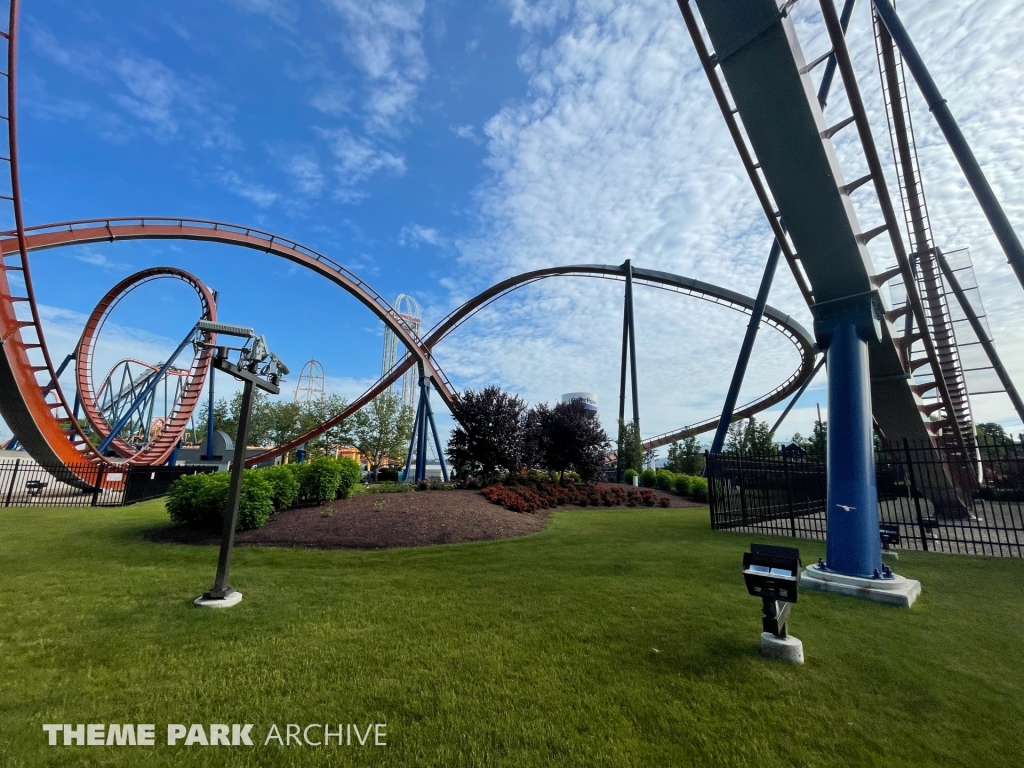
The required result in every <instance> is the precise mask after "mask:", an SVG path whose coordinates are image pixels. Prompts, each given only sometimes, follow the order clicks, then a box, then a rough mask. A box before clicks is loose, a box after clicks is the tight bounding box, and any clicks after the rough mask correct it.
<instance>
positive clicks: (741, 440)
mask: <svg viewBox="0 0 1024 768" xmlns="http://www.w3.org/2000/svg"><path fill="white" fill-rule="evenodd" d="M725 447H726V449H727V450H729V451H736V452H739V453H771V452H772V451H773V450H774V449H775V446H774V445H773V443H772V434H771V427H769V426H768V422H767V421H758V419H757V417H756V416H751V417H750V418H749V419H747V420H746V421H743V420H740V421H734V422H733V423H732V424H730V425H729V433H728V437H727V439H726V441H725Z"/></svg>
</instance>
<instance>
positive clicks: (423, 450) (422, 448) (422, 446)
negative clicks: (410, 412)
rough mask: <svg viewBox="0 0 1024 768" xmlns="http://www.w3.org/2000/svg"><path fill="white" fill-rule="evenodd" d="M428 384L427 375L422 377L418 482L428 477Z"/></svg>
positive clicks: (417, 438)
mask: <svg viewBox="0 0 1024 768" xmlns="http://www.w3.org/2000/svg"><path fill="white" fill-rule="evenodd" d="M427 397H428V395H427V384H426V376H421V377H420V408H422V409H423V418H421V419H420V424H419V427H420V428H419V434H418V435H417V437H416V482H417V483H422V482H423V481H424V480H426V479H427V418H426V415H427Z"/></svg>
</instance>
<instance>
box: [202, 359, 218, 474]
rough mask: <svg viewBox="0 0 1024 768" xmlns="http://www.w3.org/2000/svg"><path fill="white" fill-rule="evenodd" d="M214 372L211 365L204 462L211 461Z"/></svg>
mask: <svg viewBox="0 0 1024 768" xmlns="http://www.w3.org/2000/svg"><path fill="white" fill-rule="evenodd" d="M215 372H216V369H215V368H214V367H213V366H212V365H211V366H210V399H209V401H208V402H209V405H208V406H207V413H206V455H205V456H203V459H205V460H206V461H212V460H213V408H214V403H213V394H214V392H213V375H214V373H215Z"/></svg>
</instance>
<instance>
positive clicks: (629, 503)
mask: <svg viewBox="0 0 1024 768" xmlns="http://www.w3.org/2000/svg"><path fill="white" fill-rule="evenodd" d="M481 493H482V494H483V497H484V498H485V499H487V500H488V501H489V502H491V503H492V504H500V505H501V506H503V507H505V508H506V509H510V510H512V511H513V512H536V511H537V510H538V509H551V508H552V507H560V506H563V505H565V504H578V505H579V506H581V507H602V506H603V507H639V506H644V507H653V506H654V505H655V504H657V503H658V494H656V493H655V492H654V491H652V490H649V489H647V488H644V489H643V490H640V491H634V490H627V489H625V488H622V487H621V486H618V485H613V486H610V487H609V486H605V487H603V488H598V487H597V486H596V485H577V484H576V483H573V482H565V483H559V482H557V481H551V480H548V481H544V482H529V481H527V480H524V481H521V482H518V483H515V484H513V485H506V484H505V483H497V484H495V485H489V486H487V487H486V488H484V489H483V491H481Z"/></svg>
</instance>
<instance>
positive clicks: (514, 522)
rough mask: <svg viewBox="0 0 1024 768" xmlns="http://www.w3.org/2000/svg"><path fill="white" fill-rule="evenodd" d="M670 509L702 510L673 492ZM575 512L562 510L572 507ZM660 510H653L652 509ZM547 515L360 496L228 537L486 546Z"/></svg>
mask: <svg viewBox="0 0 1024 768" xmlns="http://www.w3.org/2000/svg"><path fill="white" fill-rule="evenodd" d="M657 493H658V495H659V497H667V498H669V500H670V502H671V506H672V507H696V506H702V505H700V504H696V503H694V502H692V501H689V500H688V499H683V498H681V497H679V496H676V495H674V494H668V493H664V492H662V491H658V492H657ZM575 508H576V507H565V509H575ZM659 508H660V507H653V509H659ZM551 511H552V510H548V509H543V510H538V511H537V512H535V513H531V514H520V513H518V512H512V511H510V510H507V509H504V508H502V507H499V506H498V505H497V504H491V503H490V502H489V501H487V500H486V499H485V498H484V497H483V496H481V495H480V492H479V491H414V492H411V493H365V494H358V495H356V496H353V497H352V498H351V499H344V500H341V501H334V502H331V503H330V504H328V505H326V506H323V507H305V508H300V509H289V510H286V511H284V512H281V513H279V514H277V515H274V516H273V517H272V518H271V519H270V521H269V522H268V523H267V524H266V525H265V526H263V527H262V528H259V529H257V530H254V531H242V532H240V533H238V534H236V535H235V543H236V544H237V545H239V546H270V547H312V548H316V549H342V548H346V549H348V548H351V549H385V548H388V547H421V546H429V545H432V544H454V543H456V542H460V541H493V540H495V539H507V538H512V537H515V536H527V535H529V534H531V533H537V532H538V531H540V530H541V529H543V528H544V524H545V523H546V522H547V518H548V515H549V514H551ZM146 538H147V539H148V540H149V541H153V542H157V543H170V544H210V545H213V544H219V543H220V534H219V532H217V533H215V532H212V531H208V530H205V529H196V528H193V527H191V526H184V525H177V526H172V527H170V528H160V529H158V530H155V531H150V532H148V533H147V534H146Z"/></svg>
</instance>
